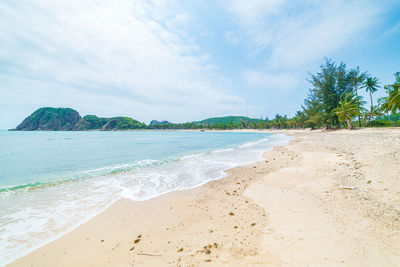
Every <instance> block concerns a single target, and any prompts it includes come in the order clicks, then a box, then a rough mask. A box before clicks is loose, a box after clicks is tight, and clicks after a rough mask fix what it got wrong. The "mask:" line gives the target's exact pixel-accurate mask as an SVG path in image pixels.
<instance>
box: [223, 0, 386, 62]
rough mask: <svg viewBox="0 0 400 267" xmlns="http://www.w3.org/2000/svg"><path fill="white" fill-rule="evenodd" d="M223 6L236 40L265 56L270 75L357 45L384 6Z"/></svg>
mask: <svg viewBox="0 0 400 267" xmlns="http://www.w3.org/2000/svg"><path fill="white" fill-rule="evenodd" d="M226 3H228V6H227V10H228V12H229V14H230V15H231V17H232V19H233V21H234V22H235V23H236V24H237V25H238V27H239V29H240V32H239V34H242V35H243V36H246V37H247V38H241V39H242V40H248V41H247V45H248V46H249V48H250V50H251V51H252V53H254V54H256V55H257V54H260V53H261V54H262V55H264V56H265V55H266V56H265V62H266V66H267V67H268V68H270V69H296V68H301V67H304V66H305V65H307V64H310V63H313V62H315V61H318V60H320V59H321V58H322V57H323V56H327V55H329V54H330V53H332V52H335V51H337V50H338V49H339V48H342V47H343V46H344V45H347V44H349V43H350V42H360V41H361V39H362V38H361V36H362V34H363V33H364V32H365V31H366V30H368V29H369V27H370V26H371V25H374V23H376V22H377V19H378V15H379V14H381V12H382V10H383V6H384V5H382V4H379V3H377V2H373V1H358V0H349V1H345V0H327V1H320V0H308V1H301V4H300V3H299V2H298V1H284V0H272V1H231V2H226ZM231 35H232V34H231ZM230 37H231V38H232V36H230Z"/></svg>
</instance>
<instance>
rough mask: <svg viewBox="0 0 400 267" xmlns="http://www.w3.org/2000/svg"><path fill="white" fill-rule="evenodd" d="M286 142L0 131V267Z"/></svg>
mask: <svg viewBox="0 0 400 267" xmlns="http://www.w3.org/2000/svg"><path fill="white" fill-rule="evenodd" d="M287 141H288V138H287V137H286V136H282V135H271V134H266V133H244V132H240V133H234V132H197V131H193V132H184V131H170V132H169V131H162V132H158V131H157V132H150V131H145V132H135V131H126V132H100V131H93V132H8V131H0V247H1V248H2V249H1V250H0V265H1V264H4V263H7V262H10V261H11V260H13V259H15V258H16V257H18V256H21V255H23V254H25V253H27V252H29V251H31V250H33V249H34V248H36V247H38V246H40V245H42V244H43V243H46V242H49V241H50V240H52V239H54V238H56V237H57V236H59V235H61V234H63V233H65V232H67V231H69V230H71V229H73V228H74V227H76V226H77V225H79V224H81V223H82V222H84V221H86V220H88V219H90V218H91V217H93V216H94V215H96V214H98V213H99V212H101V211H102V210H104V209H105V208H107V207H108V206H109V205H111V204H112V203H113V202H114V201H116V200H118V199H119V198H121V197H125V198H129V199H132V200H138V201H140V200H145V199H149V198H152V197H156V196H158V195H160V194H164V193H166V192H170V191H174V190H181V189H186V188H192V187H195V186H199V185H201V184H204V183H206V182H207V181H210V180H214V179H218V178H221V177H222V176H223V175H224V172H223V171H224V170H226V169H228V168H231V167H235V166H237V165H241V164H247V163H252V162H255V161H258V160H259V159H260V156H261V153H262V152H264V151H266V150H268V149H270V148H271V147H272V146H275V145H282V144H284V143H286V142H287Z"/></svg>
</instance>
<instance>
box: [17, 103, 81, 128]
mask: <svg viewBox="0 0 400 267" xmlns="http://www.w3.org/2000/svg"><path fill="white" fill-rule="evenodd" d="M80 119H81V116H80V115H79V113H78V112H77V111H76V110H73V109H72V108H51V107H45V108H39V109H38V110H36V111H35V112H33V113H32V114H31V115H29V116H28V117H27V118H25V119H24V120H23V121H22V123H21V124H20V125H18V126H17V127H16V128H15V130H16V131H35V130H39V131H40V130H42V131H70V130H73V129H74V128H75V124H76V123H77V122H78V121H79V120H80Z"/></svg>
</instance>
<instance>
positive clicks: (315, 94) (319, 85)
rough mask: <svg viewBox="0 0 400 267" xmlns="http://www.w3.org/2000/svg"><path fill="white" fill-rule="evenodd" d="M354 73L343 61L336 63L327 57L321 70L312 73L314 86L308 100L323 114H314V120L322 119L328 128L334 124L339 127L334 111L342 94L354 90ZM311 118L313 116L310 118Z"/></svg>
mask: <svg viewBox="0 0 400 267" xmlns="http://www.w3.org/2000/svg"><path fill="white" fill-rule="evenodd" d="M352 77H353V76H352V74H351V72H350V71H347V69H346V64H344V63H343V62H342V63H340V64H339V65H336V63H335V62H333V61H332V60H330V59H327V58H326V59H325V63H324V64H322V65H321V71H320V72H318V73H317V74H311V79H310V80H309V82H310V83H311V85H312V88H311V89H310V91H309V96H308V99H306V101H307V102H309V103H312V107H313V108H316V107H318V108H320V112H318V113H322V114H314V116H313V120H314V122H316V121H315V119H318V121H319V120H321V121H322V122H323V123H324V124H325V125H326V127H327V128H330V127H331V126H332V125H336V127H339V120H338V117H337V115H336V113H335V112H332V110H333V109H335V108H336V107H337V106H338V103H339V101H340V96H341V95H342V94H343V93H348V92H351V91H353V82H352ZM310 119H311V118H310Z"/></svg>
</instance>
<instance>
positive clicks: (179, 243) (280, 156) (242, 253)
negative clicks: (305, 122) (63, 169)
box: [10, 129, 400, 266]
mask: <svg viewBox="0 0 400 267" xmlns="http://www.w3.org/2000/svg"><path fill="white" fill-rule="evenodd" d="M256 131H257V130H256ZM257 132H258V131H257ZM266 132H272V133H278V132H283V133H288V134H289V135H292V136H293V135H294V137H296V139H295V140H292V141H290V143H289V144H288V145H286V146H280V147H275V148H273V149H272V150H270V151H268V152H266V153H264V158H265V160H263V161H261V162H257V163H254V164H250V165H245V166H239V167H235V168H233V169H229V170H227V171H226V173H227V175H226V176H224V177H222V178H220V179H218V180H214V181H210V182H207V183H206V184H204V185H201V186H199V187H196V188H192V189H185V190H181V191H174V192H170V193H166V194H164V195H161V196H158V197H156V198H154V199H150V200H146V201H140V202H135V201H131V200H127V199H121V200H118V201H116V202H115V203H113V204H112V205H111V206H110V207H108V208H107V209H106V210H104V211H103V212H102V213H100V214H98V215H97V216H95V217H93V218H92V219H90V220H89V221H88V222H86V223H84V224H82V225H80V226H79V227H77V228H75V229H74V230H72V231H70V232H69V233H67V234H65V235H63V236H61V237H60V238H58V239H56V240H54V241H52V242H50V243H48V244H46V245H44V246H42V247H40V248H38V249H36V250H34V251H33V252H31V253H30V254H28V255H27V256H25V257H22V258H19V259H17V260H16V261H14V262H12V263H11V264H10V266H26V265H28V264H31V263H37V264H38V265H40V266H46V265H47V266H51V265H54V263H58V265H61V266H64V265H65V266H68V265H76V264H78V265H82V266H84V265H110V266H111V265H118V264H121V265H127V264H128V263H129V264H140V263H142V264H146V265H147V264H154V265H163V264H164V265H165V263H168V264H174V265H177V264H178V265H179V264H183V265H187V264H193V265H203V264H211V265H213V264H214V265H221V264H224V265H225V264H228V265H236V264H250V263H253V264H275V265H280V264H283V265H286V264H293V263H294V264H296V263H297V264H300V263H301V264H310V261H307V257H304V256H308V257H309V256H311V257H314V259H313V260H314V261H315V260H317V262H311V265H313V264H316V263H322V264H328V265H330V264H338V263H341V261H342V259H336V258H335V257H334V256H337V257H338V256H339V255H340V256H341V257H344V258H345V261H346V262H347V264H349V262H352V261H353V262H352V263H360V262H359V261H357V260H360V257H359V256H357V257H356V255H357V253H353V254H350V255H347V254H349V253H346V252H345V251H343V250H340V249H338V248H337V247H336V246H333V247H332V245H330V246H328V247H329V248H330V252H329V253H327V254H328V255H329V257H327V258H328V260H325V259H324V257H315V256H316V255H317V256H319V253H315V254H314V255H312V254H311V255H308V254H307V253H300V254H299V255H297V254H295V255H296V256H293V255H290V257H288V256H287V255H285V253H286V251H287V246H288V244H286V243H284V244H281V243H282V241H281V240H282V239H279V238H275V235H277V234H278V236H279V235H280V236H285V235H286V236H288V237H289V238H283V240H286V239H287V240H290V241H291V242H292V243H295V247H296V248H297V249H299V247H298V246H299V245H300V243H304V242H303V241H304V240H307V238H305V237H301V238H303V240H301V239H299V238H297V239H296V238H294V236H296V234H295V232H293V231H292V230H293V229H286V228H290V227H292V228H297V230H300V231H304V229H303V228H305V229H307V228H308V225H314V227H315V228H316V229H319V228H320V227H321V223H320V222H318V223H317V224H315V222H312V221H311V222H310V221H307V220H306V221H307V223H304V222H303V224H302V221H301V220H305V217H307V216H306V215H310V214H308V213H309V211H307V207H308V206H300V207H298V210H300V211H301V212H300V213H299V212H297V213H299V214H298V216H300V217H299V218H297V220H295V221H296V222H297V224H299V225H298V226H296V223H293V222H292V223H289V226H287V227H286V228H284V229H279V228H282V225H285V224H287V220H288V218H290V217H291V216H296V213H295V215H293V214H291V213H290V212H289V213H287V211H284V209H283V207H282V206H285V205H286V204H287V207H289V209H290V208H291V207H292V206H296V205H298V203H301V202H302V197H303V198H307V197H308V198H310V199H311V198H312V197H315V196H314V194H316V192H317V193H318V194H316V195H318V197H320V198H321V199H322V200H323V201H325V202H326V203H327V205H325V206H324V209H323V210H322V212H321V214H322V216H323V217H325V215H324V214H325V209H326V210H327V211H326V212H327V213H328V214H329V215H330V216H333V217H335V216H339V215H340V214H341V212H344V213H345V215H346V216H343V218H344V219H343V220H347V217H351V216H350V215H349V214H346V210H344V211H342V210H337V207H335V205H333V204H334V203H332V201H331V200H330V199H329V197H330V195H333V196H334V197H335V200H336V201H337V202H335V203H340V204H341V205H344V206H346V205H347V204H348V203H347V202H348V201H347V199H348V198H350V200H353V199H352V196H351V195H350V196H348V193H349V192H356V193H358V192H357V191H358V190H360V191H361V189H353V187H351V186H350V185H346V186H347V187H344V186H345V185H342V188H346V189H337V187H338V186H337V185H335V183H337V182H338V181H337V180H333V181H334V183H333V184H332V181H327V180H326V179H321V178H319V179H320V180H323V181H319V180H318V177H320V176H321V172H319V173H318V168H320V167H321V166H318V164H317V165H312V163H313V162H314V161H315V160H320V159H322V158H324V157H327V159H328V163H329V164H330V161H335V164H336V165H337V164H339V163H343V162H341V161H340V160H341V159H340V160H339V159H338V158H340V156H335V157H333V156H332V153H338V152H337V151H335V152H334V151H332V150H329V152H328V153H326V151H324V153H322V152H321V151H319V149H320V147H321V146H322V145H323V142H325V141H324V140H323V139H330V142H333V143H335V140H334V139H335V138H332V137H335V135H340V137H341V138H342V137H343V136H344V138H352V137H353V139H354V136H355V137H356V138H360V137H363V138H367V137H365V136H368V135H371V136H372V135H373V137H374V138H375V137H376V135H377V134H378V135H380V134H382V133H383V134H388V135H389V134H391V135H394V136H395V137H397V138H398V137H399V136H400V131H398V130H385V129H383V130H381V129H379V130H378V129H377V130H370V129H367V130H364V129H363V130H359V131H346V130H344V131H334V132H322V131H320V130H317V131H302V130H293V131H276V130H274V131H266ZM361 133H362V134H361ZM357 135H359V136H357ZM321 136H322V137H321ZM316 137H318V138H321V139H320V140H318V142H316V141H315V140H314V139H315V138H316ZM353 141H354V140H353ZM361 141H367V140H361ZM312 142H314V143H315V144H313V148H314V150H313V151H311V152H310V151H307V153H309V154H307V153H306V154H305V152H304V151H302V149H303V148H304V149H305V150H307V149H308V148H309V147H311V145H309V144H311V143H312ZM307 145H309V147H307ZM342 145H343V144H342ZM396 146H398V142H397V143H396V144H395V146H394V147H392V149H395V148H396ZM299 148H301V149H299ZM372 148H373V149H374V150H375V149H377V147H373V146H372ZM321 149H322V148H321ZM321 149H320V150H321ZM338 149H339V150H340V148H338ZM340 153H343V152H340ZM312 154H316V155H312ZM338 155H339V154H338ZM316 156H317V157H316ZM307 157H309V158H307ZM325 163H326V162H324V164H325ZM328 163H326V164H328ZM394 163H398V161H397V159H396V161H395V162H394ZM314 164H315V162H314ZM329 164H328V165H329ZM343 164H349V163H348V162H347V161H345V163H343ZM308 165H310V166H308ZM328 165H327V166H325V167H326V168H325V169H323V171H326V170H327V169H328ZM336 165H335V168H338V167H337V166H336ZM306 167H307V168H308V170H309V171H310V172H309V173H312V172H316V173H318V175H311V176H312V179H311V181H307V183H308V184H307V185H308V186H309V185H311V187H310V188H311V189H312V188H314V187H315V189H317V190H316V192H313V194H311V195H312V197H311V196H309V194H308V193H309V192H308V190H310V189H309V187H305V188H303V184H302V183H300V184H299V180H300V181H301V182H305V181H303V180H304V178H302V177H301V175H299V172H301V171H305V169H306ZM329 167H331V166H330V165H329ZM353 167H354V166H353ZM364 167H369V166H367V165H366V166H364ZM335 168H331V169H330V170H332V171H333V170H334V172H339V171H338V170H337V169H335ZM360 168H361V167H360V166H358V165H357V166H356V168H355V169H356V170H358V169H360ZM353 169H354V168H353ZM288 173H289V174H288ZM306 173H307V172H306ZM341 174H343V175H344V173H341ZM339 176H340V175H339ZM293 177H294V178H296V179H292V178H293ZM340 177H341V176H340ZM385 178H387V177H385ZM333 179H334V177H333ZM364 182H365V181H364ZM353 183H355V182H354V181H353ZM366 184H367V185H368V186H369V185H370V184H371V183H368V181H367V183H366ZM332 186H333V187H336V190H333V189H332V188H331V187H332ZM362 186H365V185H362ZM260 188H261V189H263V190H261V192H260ZM293 188H295V189H296V190H294V191H293ZM339 188H340V187H339ZM347 188H351V189H347ZM359 188H361V185H360V186H359ZM272 189H273V190H272ZM325 189H327V190H325ZM285 190H286V191H288V192H290V194H287V193H286V191H285ZM291 190H292V191H291ZM302 190H305V191H304V192H303V191H302ZM396 190H397V189H396ZM298 191H299V192H300V191H301V192H302V194H300V196H299V199H296V198H294V196H296V194H298ZM320 191H321V192H320ZM367 191H368V190H367ZM367 191H366V192H367ZM384 191H389V190H384ZM266 192H269V194H266ZM326 192H329V193H326ZM384 193H385V192H384ZM319 194H321V196H319ZM393 194H394V196H398V194H399V192H394V193H393ZM326 195H328V197H327V196H326ZM271 196H275V197H276V198H272V199H271ZM288 197H289V198H288ZM290 198H294V199H292V200H291V199H290ZM278 199H280V200H281V201H282V203H275V202H276V201H277V200H278ZM310 199H308V201H309V200H310ZM391 201H392V202H393V203H392V202H390V201H389V202H390V203H389V202H387V201H386V204H388V203H389V204H391V205H392V206H393V205H394V208H393V209H392V210H393V211H396V208H397V207H398V206H396V205H397V204H398V203H397V202H396V199H395V200H391ZM286 202H287V203H286ZM268 203H269V204H271V205H272V204H273V205H272V206H271V205H268ZM308 204H309V206H313V205H315V204H314V203H312V202H310V203H308ZM275 206H276V207H275ZM382 206H383V205H382ZM386 206H387V205H386ZM368 207H369V206H368ZM318 208H319V207H316V210H318ZM156 213H157V214H159V215H162V217H163V218H164V219H162V220H160V216H156ZM338 214H339V215H338ZM283 215H285V216H283ZM399 215H400V213H399ZM399 215H396V214H395V213H394V217H393V218H398V217H396V216H399ZM271 216H272V217H271ZM280 216H281V217H280ZM282 216H283V217H282ZM304 216H305V217H304ZM330 216H327V218H325V219H326V220H328V223H327V225H330V224H332V222H331V221H330V220H329V218H330ZM275 218H278V219H279V220H278V222H280V223H276V224H275V223H274V220H275ZM335 218H336V217H335ZM314 219H315V220H316V221H318V220H320V218H319V217H316V218H314ZM336 219H337V218H336ZM368 223H369V220H367V221H365V224H368ZM394 223H395V222H394ZM380 224H381V223H380ZM380 224H379V225H380ZM271 225H274V227H272V228H271ZM335 227H339V228H340V225H339V226H338V225H335V226H332V229H334V228H335ZM371 227H372V226H371ZM371 227H370V228H371ZM322 228H324V227H322ZM384 228H385V229H386V230H388V231H389V233H390V234H391V237H390V238H389V239H390V240H392V239H393V240H400V239H398V238H399V236H398V233H396V232H393V233H392V232H390V229H389V228H390V227H389V226H387V225H384ZM332 229H331V228H329V229H327V231H326V232H327V233H330V235H328V236H326V235H327V234H325V237H328V240H330V241H334V242H333V243H335V242H336V243H338V244H341V239H339V240H337V238H336V234H335V231H333V230H332ZM372 229H373V230H374V231H377V229H375V228H374V227H372ZM340 230H341V231H342V233H345V234H347V235H350V236H352V237H353V238H354V237H355V236H357V238H359V237H358V234H359V233H358V232H357V230H355V229H353V228H352V227H350V229H349V227H344V228H343V229H340ZM314 231H315V229H314ZM317 232H318V231H317ZM332 232H333V234H332ZM372 232H373V231H372ZM378 232H379V231H378ZM339 233H341V232H340V231H339ZM319 234H322V236H324V234H323V233H319ZM363 234H365V233H363ZM307 235H309V240H310V241H309V242H311V248H313V249H318V246H315V244H314V243H315V242H317V241H318V240H317V239H316V238H315V234H314V235H313V233H312V232H307V231H306V233H305V236H306V237H307ZM139 236H140V237H139ZM338 236H340V237H342V238H343V239H346V238H345V236H341V235H340V234H339V235H338ZM138 239H139V241H137V242H136V243H135V241H136V240H138ZM165 240H168V242H164V241H165ZM352 240H353V239H349V240H347V239H346V241H349V242H347V243H352V242H350V241H352ZM375 241H376V240H375ZM379 241H380V242H376V243H377V244H380V245H382V244H385V242H386V241H385V240H383V241H382V240H379ZM266 242H267V244H265V243H266ZM347 243H346V242H345V244H347ZM317 244H318V245H320V243H318V242H317ZM342 245H343V244H342ZM393 246H394V247H393V249H395V248H397V247H398V245H397V247H396V244H394V245H393ZM133 247H134V249H132V248H133ZM268 247H272V248H276V247H281V248H282V251H280V250H279V251H273V249H272V250H271V249H267V248H268ZM283 248H285V249H283ZM345 248H347V249H348V250H349V251H352V252H355V251H356V252H359V251H358V250H356V249H355V248H354V247H352V246H350V248H351V249H349V248H348V247H346V246H345ZM131 249H132V250H131ZM181 249H182V250H181ZM311 250H312V249H310V251H311ZM83 251H84V252H85V253H82V252H83ZM388 251H390V249H388ZM339 252H342V253H344V256H343V255H341V253H339ZM390 252H391V253H389V256H390V257H389V261H386V262H385V263H389V265H390V264H391V263H393V262H398V260H399V259H400V255H398V253H397V254H396V253H394V252H393V251H390ZM82 254H83V255H82ZM385 254H387V253H386V252H385ZM96 255H97V256H96ZM99 255H101V256H99ZM332 255H333V256H332ZM364 256H365V255H364ZM378 256H381V254H379V255H378ZM331 258H333V259H331ZM367 258H368V260H371V259H370V258H369V257H367ZM293 259H295V261H293ZM299 260H300V261H299ZM309 260H310V259H309ZM318 260H319V261H318ZM383 260H384V259H381V258H380V257H377V258H373V262H375V263H383ZM60 261H61V262H60Z"/></svg>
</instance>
